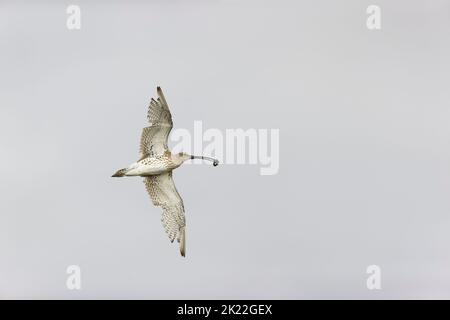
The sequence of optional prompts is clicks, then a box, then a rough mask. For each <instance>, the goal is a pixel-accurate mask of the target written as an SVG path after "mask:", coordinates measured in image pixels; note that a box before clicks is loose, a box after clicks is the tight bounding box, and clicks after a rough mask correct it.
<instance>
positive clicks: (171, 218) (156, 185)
mask: <svg viewBox="0 0 450 320" xmlns="http://www.w3.org/2000/svg"><path fill="white" fill-rule="evenodd" d="M144 183H145V187H146V189H147V192H148V193H149V195H150V198H151V199H152V201H153V204H154V205H155V206H159V207H162V209H163V213H162V216H161V222H162V224H163V227H164V229H165V230H166V233H167V235H168V236H169V239H170V241H171V242H173V241H174V240H175V239H177V241H178V242H179V243H180V252H181V255H182V256H185V254H186V240H185V227H186V218H185V215H184V205H183V200H182V199H181V197H180V194H179V193H178V191H177V188H176V187H175V183H174V182H173V179H172V172H168V173H162V174H159V175H155V176H148V177H145V178H144Z"/></svg>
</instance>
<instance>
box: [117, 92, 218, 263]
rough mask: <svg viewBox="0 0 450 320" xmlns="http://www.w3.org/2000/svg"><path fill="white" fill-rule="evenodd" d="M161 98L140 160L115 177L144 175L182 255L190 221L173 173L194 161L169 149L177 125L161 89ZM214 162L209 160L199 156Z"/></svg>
mask: <svg viewBox="0 0 450 320" xmlns="http://www.w3.org/2000/svg"><path fill="white" fill-rule="evenodd" d="M157 93H158V99H157V100H154V99H152V100H151V102H150V106H149V109H148V113H147V119H148V121H149V123H150V126H148V127H145V128H144V129H143V130H142V134H141V143H140V148H139V151H140V158H139V160H138V161H137V162H135V163H133V164H132V165H130V166H129V167H128V168H124V169H120V170H118V171H117V172H116V173H115V174H114V175H113V177H124V176H141V177H144V183H145V187H146V189H147V192H148V194H149V195H150V198H151V199H152V202H153V204H154V205H155V206H159V207H161V208H162V210H163V213H162V216H161V221H162V224H163V227H164V229H165V231H166V233H167V235H168V236H169V239H170V241H172V242H173V241H174V240H175V239H177V241H178V242H179V243H180V253H181V255H182V256H185V255H186V239H185V234H186V232H185V230H186V218H185V214H184V204H183V200H182V199H181V197H180V194H179V193H178V191H177V189H176V187H175V184H174V182H173V179H172V171H173V170H174V169H176V168H178V167H179V166H180V165H181V164H182V163H183V162H184V161H186V160H188V159H191V158H194V156H189V155H187V154H185V153H179V154H172V153H171V152H170V151H169V149H168V147H167V139H168V137H169V133H170V131H171V130H172V127H173V122H172V116H171V114H170V110H169V107H168V105H167V102H166V99H165V97H164V94H163V93H162V90H161V88H160V87H158V88H157ZM199 158H202V159H205V160H210V161H213V160H214V162H213V163H214V165H215V166H216V165H217V163H218V161H217V160H215V159H211V158H208V157H199Z"/></svg>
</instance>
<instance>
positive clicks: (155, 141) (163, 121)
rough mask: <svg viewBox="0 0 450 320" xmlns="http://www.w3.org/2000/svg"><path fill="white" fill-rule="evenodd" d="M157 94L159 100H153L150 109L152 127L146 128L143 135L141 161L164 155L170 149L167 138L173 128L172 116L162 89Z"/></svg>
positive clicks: (158, 89)
mask: <svg viewBox="0 0 450 320" xmlns="http://www.w3.org/2000/svg"><path fill="white" fill-rule="evenodd" d="M157 93H158V99H157V100H155V99H153V98H152V100H151V101H150V105H149V107H148V113H147V119H148V122H149V123H150V126H148V127H146V128H144V129H143V130H142V134H141V144H140V154H141V159H144V158H146V157H148V156H159V155H162V154H164V152H165V151H166V150H167V149H168V148H167V138H168V137H169V133H170V131H171V130H172V127H173V122H172V115H171V114H170V110H169V106H168V105H167V101H166V98H165V97H164V94H163V92H162V90H161V88H160V87H158V88H157Z"/></svg>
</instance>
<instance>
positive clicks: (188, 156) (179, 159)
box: [172, 152, 219, 166]
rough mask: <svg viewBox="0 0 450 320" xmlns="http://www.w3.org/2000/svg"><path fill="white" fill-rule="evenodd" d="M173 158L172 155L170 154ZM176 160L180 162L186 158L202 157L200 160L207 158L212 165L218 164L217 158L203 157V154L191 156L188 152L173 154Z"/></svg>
mask: <svg viewBox="0 0 450 320" xmlns="http://www.w3.org/2000/svg"><path fill="white" fill-rule="evenodd" d="M172 158H173V156H172ZM175 158H176V160H175V161H178V162H180V163H183V162H184V161H186V160H190V159H202V160H207V161H211V162H212V163H213V166H217V165H218V164H219V160H217V159H213V158H210V157H205V156H193V155H190V154H187V153H185V152H180V153H178V154H177V155H176V156H175Z"/></svg>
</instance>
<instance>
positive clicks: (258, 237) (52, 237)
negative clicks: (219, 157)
mask: <svg viewBox="0 0 450 320" xmlns="http://www.w3.org/2000/svg"><path fill="white" fill-rule="evenodd" d="M69 4H78V5H80V7H81V12H82V27H81V30H79V31H69V30H67V28H66V18H67V14H66V7H67V6H68V5H69ZM370 4H377V5H379V6H380V7H381V10H382V28H381V30H379V31H369V30H368V29H367V28H366V17H367V15H366V13H365V12H366V8H367V6H368V5H370ZM449 15H450V3H449V2H448V1H444V0H435V1H416V0H413V1H411V0H409V1H406V0H399V1H395V2H394V1H386V0H378V1H376V2H373V1H359V0H358V1H357V0H351V1H350V0H348V1H344V2H338V1H332V0H320V1H285V0H282V1H256V0H252V1H190V2H189V3H185V2H182V1H152V2H151V4H145V2H144V1H142V2H140V1H132V2H130V3H129V4H127V5H124V4H121V3H119V1H116V2H114V3H113V4H110V3H109V2H106V1H100V2H98V3H97V4H93V3H92V2H91V1H76V3H72V2H64V1H63V2H58V4H56V3H53V2H50V1H35V3H34V4H31V5H27V4H26V3H25V2H22V3H20V2H19V3H17V2H15V3H13V2H12V1H4V0H2V1H0V57H1V59H0V70H1V72H0V87H1V91H0V146H1V155H2V156H1V157H0V177H1V183H0V194H1V201H0V298H44V299H45V298H62V299H78V298H192V299H196V298H210V299H214V298H361V299H368V298H375V299H378V298H450V264H449V263H450V235H449V232H448V230H449V227H450V217H449V212H450V201H449V193H450V182H449V179H450V161H449V160H450V148H449V141H450V126H449V125H448V124H449V117H450V109H449V98H450V91H449V90H448V83H449V74H450V73H449V72H450V62H449V60H448V57H449V56H450V39H449V37H448V30H449V27H450V19H449V18H450V17H449ZM157 85H161V86H162V87H163V89H164V91H165V94H166V97H167V100H168V102H169V104H170V107H171V110H172V113H173V118H174V124H175V127H177V128H187V129H191V128H193V123H194V121H195V120H201V121H203V126H204V127H205V128H218V129H221V130H225V129H228V128H244V129H246V128H266V129H271V128H275V129H280V170H279V174H278V175H274V176H261V175H260V174H259V166H256V165H222V166H219V167H217V168H213V167H212V166H210V165H206V164H205V165H204V166H186V167H181V168H180V169H177V171H175V173H174V180H175V183H176V185H177V188H178V190H179V191H180V193H181V195H182V197H183V199H184V203H185V207H186V214H187V224H188V225H187V258H186V259H182V258H181V257H180V256H179V253H178V247H177V245H175V244H170V242H169V241H168V239H167V237H166V235H165V234H164V230H163V228H162V226H161V223H160V208H156V207H153V205H152V204H151V201H150V199H149V197H148V195H147V194H146V191H145V188H144V184H143V183H142V182H141V181H140V180H141V179H140V178H135V179H133V178H130V179H120V180H117V179H112V178H110V176H111V174H112V173H113V172H114V171H115V170H117V169H119V168H121V167H123V166H126V165H128V164H129V163H131V162H133V161H135V160H137V158H138V143H139V136H140V132H141V129H142V127H144V126H145V125H146V111H147V110H146V108H147V104H148V102H149V100H150V98H151V97H152V96H155V88H156V86H157ZM72 264H76V265H79V266H80V267H81V270H82V290H81V291H69V290H67V288H66V286H65V282H66V277H67V275H66V273H65V272H66V268H67V266H69V265H72ZM371 264H376V265H379V266H380V267H381V269H382V290H379V291H369V290H367V288H366V285H365V283H366V278H367V274H366V273H365V270H366V267H367V266H368V265H371Z"/></svg>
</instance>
